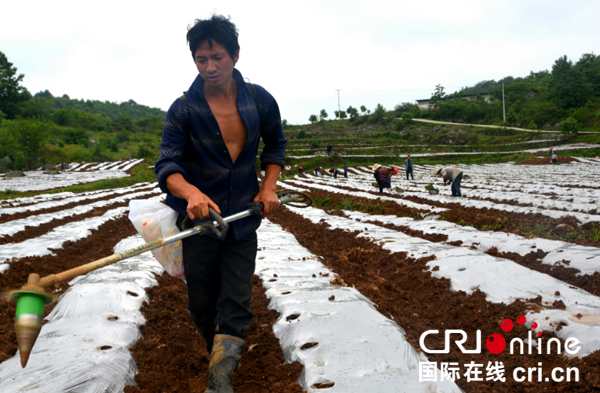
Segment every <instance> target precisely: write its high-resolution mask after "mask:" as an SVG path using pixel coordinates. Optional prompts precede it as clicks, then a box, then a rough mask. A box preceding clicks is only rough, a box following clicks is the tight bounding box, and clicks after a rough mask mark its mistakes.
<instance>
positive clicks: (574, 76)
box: [551, 56, 593, 109]
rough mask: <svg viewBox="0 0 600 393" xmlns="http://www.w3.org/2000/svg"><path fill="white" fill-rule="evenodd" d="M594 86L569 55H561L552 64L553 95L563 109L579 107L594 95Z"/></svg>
mask: <svg viewBox="0 0 600 393" xmlns="http://www.w3.org/2000/svg"><path fill="white" fill-rule="evenodd" d="M592 94H593V92H592V88H591V86H590V85H589V84H588V83H587V81H586V80H585V77H584V76H583V74H582V73H581V71H579V70H578V69H576V68H574V67H573V62H571V60H568V59H567V56H563V57H560V58H559V59H558V60H556V61H555V62H554V65H553V66H552V88H551V95H552V97H553V98H554V101H555V102H556V104H557V105H558V106H559V107H561V108H563V109H571V108H577V107H579V106H582V105H584V104H585V103H586V102H587V101H588V100H589V99H590V98H591V97H592Z"/></svg>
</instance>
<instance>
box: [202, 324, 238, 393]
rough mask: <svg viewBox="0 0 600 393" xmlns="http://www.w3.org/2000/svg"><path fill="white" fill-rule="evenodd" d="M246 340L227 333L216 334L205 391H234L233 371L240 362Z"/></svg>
mask: <svg viewBox="0 0 600 393" xmlns="http://www.w3.org/2000/svg"><path fill="white" fill-rule="evenodd" d="M245 345H246V341H244V340H242V339H241V338H239V337H235V336H229V335H227V334H217V335H215V340H214V343H213V347H212V352H211V354H210V364H209V365H208V387H207V388H206V391H205V392H204V393H233V386H232V385H233V373H234V372H235V370H236V369H237V368H238V366H239V364H240V359H241V358H242V352H243V351H244V346H245Z"/></svg>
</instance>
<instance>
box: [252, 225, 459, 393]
mask: <svg viewBox="0 0 600 393" xmlns="http://www.w3.org/2000/svg"><path fill="white" fill-rule="evenodd" d="M258 238H259V240H258V241H259V252H258V256H257V265H256V270H257V274H258V275H259V276H260V278H261V279H262V281H263V285H264V286H265V288H266V289H267V297H269V298H270V299H271V303H270V305H269V307H270V308H273V309H275V310H277V311H278V312H279V313H280V318H279V320H278V321H277V323H276V324H275V325H274V326H273V331H274V332H275V335H276V336H277V338H279V340H280V342H281V347H282V348H283V351H284V355H285V358H286V360H287V361H295V360H297V361H299V362H300V363H302V364H303V365H304V371H303V373H302V375H301V377H300V380H299V383H300V385H301V386H302V387H303V388H304V389H306V390H307V391H308V392H322V391H323V390H322V389H318V388H315V387H314V385H315V384H317V383H331V382H333V383H334V386H333V387H331V388H328V389H327V391H328V392H344V393H359V392H360V393H362V392H368V391H373V389H374V388H376V391H377V392H378V393H395V392H460V391H461V390H460V389H459V388H458V387H457V386H456V385H454V383H453V382H449V381H444V382H438V383H437V385H436V384H434V383H429V384H428V383H420V382H419V373H418V372H419V362H420V361H421V362H425V361H427V359H426V357H425V356H424V355H423V354H422V353H417V351H416V350H415V349H414V348H413V347H412V346H411V345H410V344H409V343H408V342H407V341H406V338H405V333H404V330H403V329H402V328H401V327H400V326H398V325H397V324H396V323H395V322H394V321H392V320H390V319H389V318H386V317H385V316H383V315H382V314H381V313H379V311H377V309H376V308H375V307H374V306H373V303H372V302H371V301H370V300H368V299H367V298H365V297H364V296H363V295H362V294H361V293H360V292H358V291H357V290H356V289H354V288H349V287H343V286H337V285H332V284H330V280H333V279H334V277H335V275H334V273H333V272H331V271H330V270H329V269H328V268H327V267H326V266H325V265H323V264H322V263H321V262H319V257H318V256H315V255H312V254H311V253H310V252H309V251H308V250H306V249H305V248H304V247H302V246H301V245H300V244H298V242H297V240H296V239H295V237H294V236H293V235H292V234H290V233H289V232H285V231H283V230H282V229H281V227H280V226H279V225H276V224H272V223H270V222H266V220H264V221H263V224H262V226H261V227H260V229H259V231H258ZM275 275H276V276H277V277H276V278H274V277H275ZM274 280H275V281H274ZM331 296H334V299H333V300H329V298H330V297H331ZM290 316H293V317H292V318H288V317H290ZM288 319H289V320H288ZM308 343H317V345H315V346H313V347H311V348H308V349H304V350H303V349H301V347H302V346H303V345H304V344H308Z"/></svg>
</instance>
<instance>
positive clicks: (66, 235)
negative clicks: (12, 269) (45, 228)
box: [0, 206, 129, 273]
mask: <svg viewBox="0 0 600 393" xmlns="http://www.w3.org/2000/svg"><path fill="white" fill-rule="evenodd" d="M128 210H129V207H128V206H124V207H119V208H116V209H111V210H107V211H106V212H105V213H104V214H103V215H101V216H97V217H90V218H86V219H85V220H83V221H76V222H70V223H68V224H65V225H62V226H59V227H56V228H54V229H53V230H52V231H50V232H48V233H46V234H44V235H42V236H40V237H36V238H33V239H28V240H25V241H23V242H21V243H9V244H3V245H0V273H3V272H4V271H6V270H7V269H8V268H9V266H10V262H11V260H12V259H13V258H24V257H29V256H44V255H52V249H59V248H62V245H63V244H64V243H65V242H66V241H73V242H75V241H77V240H80V239H83V238H85V237H88V236H89V235H91V232H90V230H92V229H97V228H98V227H99V226H100V225H102V224H104V223H106V222H107V221H109V220H112V219H114V218H116V217H117V216H120V215H121V214H123V213H125V212H126V211H128ZM90 262H91V261H90Z"/></svg>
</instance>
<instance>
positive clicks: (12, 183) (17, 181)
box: [0, 170, 129, 191]
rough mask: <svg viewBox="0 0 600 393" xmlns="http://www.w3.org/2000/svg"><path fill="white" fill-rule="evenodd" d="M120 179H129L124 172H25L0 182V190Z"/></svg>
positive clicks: (41, 189)
mask: <svg viewBox="0 0 600 393" xmlns="http://www.w3.org/2000/svg"><path fill="white" fill-rule="evenodd" d="M122 177H129V175H128V174H127V173H126V172H125V171H124V170H120V171H93V172H60V173H58V174H56V175H48V174H45V173H44V172H41V171H27V172H25V176H23V177H13V178H7V179H5V180H2V181H0V190H2V191H6V190H13V191H43V190H52V189H55V188H62V187H65V188H66V187H70V186H73V185H76V184H84V183H91V182H95V181H99V180H107V179H118V178H122Z"/></svg>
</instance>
